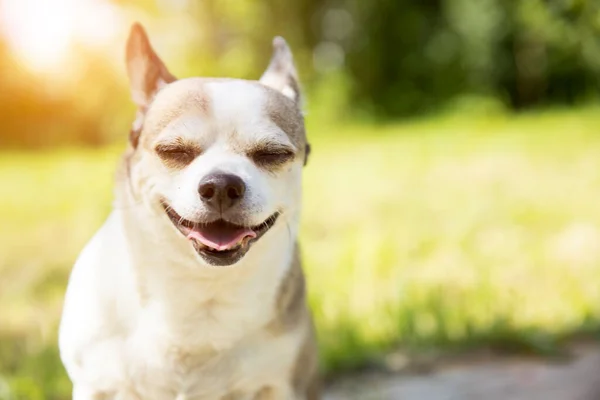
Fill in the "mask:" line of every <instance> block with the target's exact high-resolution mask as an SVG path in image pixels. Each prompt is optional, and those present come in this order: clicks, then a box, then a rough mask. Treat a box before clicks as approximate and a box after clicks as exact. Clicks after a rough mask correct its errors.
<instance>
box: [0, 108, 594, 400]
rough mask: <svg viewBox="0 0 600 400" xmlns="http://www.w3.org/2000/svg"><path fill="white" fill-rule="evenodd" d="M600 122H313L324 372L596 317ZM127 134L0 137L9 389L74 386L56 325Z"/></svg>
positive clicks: (528, 345) (527, 346) (533, 344)
mask: <svg viewBox="0 0 600 400" xmlns="http://www.w3.org/2000/svg"><path fill="white" fill-rule="evenodd" d="M599 127H600V110H597V109H585V110H577V111H554V112H545V113H536V114H530V115H523V116H519V117H510V116H501V115H498V116H488V117H482V116H479V117H472V118H471V117H465V116H462V117H460V116H459V117H457V116H446V117H440V118H436V119H428V120H424V121H416V122H409V123H404V124H397V125H383V126H366V125H363V126H361V125H353V126H345V127H339V126H336V127H332V129H331V131H330V130H329V129H327V128H326V127H321V128H320V129H312V130H311V131H310V135H311V141H312V144H313V149H314V152H313V155H312V157H311V160H310V162H309V165H308V167H307V169H306V171H305V172H306V175H305V200H304V207H305V208H304V218H303V226H302V248H303V252H304V256H305V264H306V270H307V274H308V279H309V288H310V300H311V304H312V306H313V309H314V313H315V317H316V321H317V326H318V329H319V333H320V340H321V343H322V358H323V364H324V367H325V368H326V369H327V371H329V372H331V373H335V372H337V371H344V370H347V369H350V368H357V367H360V366H363V365H365V364H367V363H369V362H372V361H373V360H377V359H378V358H379V356H380V355H381V354H383V353H385V352H386V351H389V350H391V349H394V348H397V347H398V346H402V347H404V348H408V349H413V350H414V349H416V350H417V351H418V350H419V349H430V348H434V347H435V348H441V349H452V348H455V347H457V346H459V347H461V346H475V345H476V346H489V345H491V346H496V347H498V348H501V349H508V350H515V349H516V350H526V351H535V352H542V353H548V352H552V351H554V350H556V348H557V347H556V346H557V340H559V339H560V338H562V337H564V336H565V335H568V334H570V333H574V332H578V331H582V330H583V331H585V330H596V329H597V328H598V326H599V325H600V207H598V205H597V203H598V199H600V135H598V134H597V130H598V128H599ZM118 150H119V149H118V148H113V147H111V148H104V149H95V150H75V149H71V150H68V149H67V150H61V151H53V152H48V153H3V154H0V182H2V183H3V184H2V185H1V186H0V210H1V211H0V221H1V222H2V225H1V226H2V230H1V231H0V243H3V245H4V246H6V247H5V248H3V249H2V251H1V252H0V399H9V398H10V399H32V400H36V399H67V398H69V397H70V396H69V390H70V384H69V382H68V380H67V379H66V376H65V375H64V373H63V371H62V367H61V365H60V362H59V360H58V356H57V350H56V347H55V342H56V332H55V330H56V326H57V321H58V318H59V313H60V309H61V305H62V294H63V290H64V288H65V285H66V280H67V277H68V274H69V270H70V268H71V265H72V262H73V260H74V258H75V257H76V254H77V252H78V251H79V250H80V249H81V247H82V246H83V244H84V243H85V242H86V241H87V240H88V238H89V237H90V235H91V234H92V233H93V232H94V231H95V230H96V229H97V228H98V226H99V224H100V223H101V222H102V220H103V218H104V217H105V216H106V215H107V213H108V211H109V209H110V200H111V197H112V191H111V182H112V171H113V170H114V166H115V160H116V158H117V157H118ZM9 393H12V394H9Z"/></svg>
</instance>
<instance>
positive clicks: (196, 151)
mask: <svg viewBox="0 0 600 400" xmlns="http://www.w3.org/2000/svg"><path fill="white" fill-rule="evenodd" d="M154 150H155V151H156V154H158V156H159V157H160V158H161V159H162V160H163V161H164V162H165V163H166V164H167V165H169V166H173V167H177V166H179V167H183V166H186V165H188V164H189V163H191V162H192V161H194V159H195V158H196V157H198V156H199V155H200V153H201V152H202V151H201V149H200V148H199V147H198V146H195V145H191V144H187V143H183V142H174V143H158V144H157V145H156V146H154Z"/></svg>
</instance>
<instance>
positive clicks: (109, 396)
mask: <svg viewBox="0 0 600 400" xmlns="http://www.w3.org/2000/svg"><path fill="white" fill-rule="evenodd" d="M73 400H142V399H141V398H140V397H139V396H138V395H137V394H135V393H134V392H133V391H131V390H120V391H119V392H117V393H115V392H112V393H108V392H104V391H98V390H95V389H90V388H88V387H85V386H82V385H75V386H74V387H73Z"/></svg>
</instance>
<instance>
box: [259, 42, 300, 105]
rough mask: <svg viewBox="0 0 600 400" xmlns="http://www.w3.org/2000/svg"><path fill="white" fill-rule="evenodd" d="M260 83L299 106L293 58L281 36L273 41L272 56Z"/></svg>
mask: <svg viewBox="0 0 600 400" xmlns="http://www.w3.org/2000/svg"><path fill="white" fill-rule="evenodd" d="M260 82H261V83H262V84H263V85H265V86H269V87H271V88H273V89H275V90H278V91H280V92H281V93H283V94H284V95H285V96H287V97H289V98H290V99H292V100H294V101H295V102H297V103H298V104H300V85H299V83H298V73H297V72H296V67H295V66H294V58H293V56H292V51H291V50H290V48H289V46H288V45H287V43H286V41H285V39H284V38H282V37H281V36H277V37H276V38H275V39H273V56H272V57H271V62H270V63H269V66H268V67H267V70H266V71H265V72H264V74H263V76H262V77H261V78H260Z"/></svg>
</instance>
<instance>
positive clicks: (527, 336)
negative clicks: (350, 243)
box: [319, 311, 600, 381]
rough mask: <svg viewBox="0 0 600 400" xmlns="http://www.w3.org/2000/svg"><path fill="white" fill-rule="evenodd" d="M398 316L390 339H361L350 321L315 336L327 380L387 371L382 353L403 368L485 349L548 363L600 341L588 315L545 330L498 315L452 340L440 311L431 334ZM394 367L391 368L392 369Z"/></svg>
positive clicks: (597, 323)
mask: <svg viewBox="0 0 600 400" xmlns="http://www.w3.org/2000/svg"><path fill="white" fill-rule="evenodd" d="M405 314H406V315H405V316H404V318H401V319H400V321H401V323H400V324H399V329H398V334H397V337H398V338H399V340H397V341H394V342H393V343H391V344H390V343H389V342H387V341H386V342H382V343H378V342H376V341H369V340H365V339H364V338H363V337H361V336H360V335H359V334H358V333H357V331H356V329H355V328H354V324H353V323H350V322H340V323H338V324H336V325H335V326H334V327H333V329H330V330H328V331H321V332H320V335H319V336H320V337H319V340H320V342H321V351H322V355H321V356H322V359H323V367H324V373H325V378H326V380H327V381H332V380H335V379H336V378H338V377H339V376H340V375H343V374H348V373H356V372H366V371H389V370H390V369H391V368H390V366H389V365H387V363H386V355H387V354H390V353H391V352H400V353H401V354H403V356H404V358H405V359H406V361H405V364H404V365H405V366H406V367H409V368H410V367H411V366H418V365H419V364H420V362H421V361H422V360H423V359H424V358H426V359H429V362H430V363H435V360H436V359H439V358H440V357H442V356H446V355H452V356H456V358H458V359H460V357H461V355H467V354H469V353H472V352H477V351H483V350H485V351H486V352H491V353H493V354H497V355H519V356H531V357H541V358H546V359H547V360H548V361H549V362H550V361H552V362H556V361H565V360H568V359H569V358H570V352H569V350H568V345H569V344H571V343H573V342H576V341H578V340H590V339H591V340H597V341H598V343H599V344H600V320H599V319H594V318H592V317H590V318H588V319H587V320H586V321H585V322H584V323H583V324H581V325H580V326H578V327H575V328H573V329H569V330H564V331H559V332H548V331H545V330H543V329H539V328H527V329H523V328H518V327H515V326H514V325H513V324H512V323H511V322H510V321H509V319H508V318H497V319H496V320H495V321H494V322H493V323H492V324H491V325H489V326H488V327H487V328H485V329H476V328H474V327H472V326H470V325H467V326H466V329H465V334H464V335H463V336H461V337H460V338H458V339H457V338H453V337H452V335H451V334H450V333H449V332H448V331H447V330H446V329H444V327H445V326H446V323H445V320H444V315H443V314H440V313H437V314H435V315H436V316H437V319H436V323H437V326H438V327H439V329H438V330H436V331H435V333H433V334H431V335H426V336H422V335H420V334H418V333H417V329H416V326H415V318H414V314H412V313H411V312H410V311H406V313H405ZM392 369H393V368H392Z"/></svg>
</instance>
